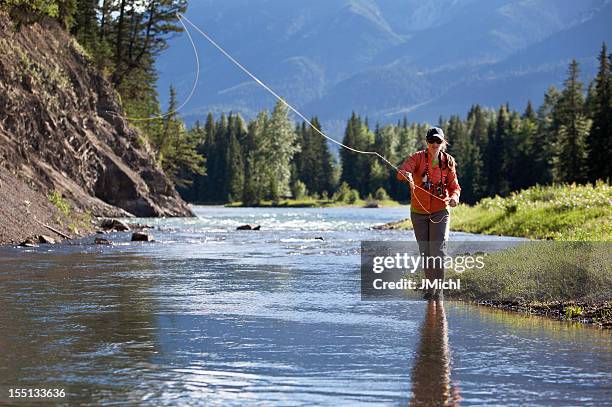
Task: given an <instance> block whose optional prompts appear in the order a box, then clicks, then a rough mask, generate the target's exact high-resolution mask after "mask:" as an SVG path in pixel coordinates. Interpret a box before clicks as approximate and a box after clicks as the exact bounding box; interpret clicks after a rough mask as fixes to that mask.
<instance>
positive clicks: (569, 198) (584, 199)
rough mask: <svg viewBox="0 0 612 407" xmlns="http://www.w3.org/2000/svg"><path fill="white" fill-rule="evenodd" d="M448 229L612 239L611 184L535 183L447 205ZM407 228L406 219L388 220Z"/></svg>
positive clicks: (598, 239)
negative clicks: (449, 207) (475, 200)
mask: <svg viewBox="0 0 612 407" xmlns="http://www.w3.org/2000/svg"><path fill="white" fill-rule="evenodd" d="M451 213H452V215H451V230H456V231H460V232H470V233H484V234H492V235H505V236H517V237H527V238H531V239H553V240H580V241H611V240H612V188H611V187H610V186H609V185H607V184H605V183H601V182H600V183H598V184H597V185H596V186H593V185H553V186H535V187H532V188H529V189H526V190H523V191H519V192H516V193H512V194H511V195H510V196H508V197H506V198H501V197H495V198H485V199H483V200H481V201H480V202H479V203H478V204H476V205H474V206H468V205H459V206H458V207H456V208H454V209H452V212H451ZM392 227H394V228H400V229H410V228H412V225H411V223H410V221H409V220H406V221H402V222H398V223H397V224H394V225H392Z"/></svg>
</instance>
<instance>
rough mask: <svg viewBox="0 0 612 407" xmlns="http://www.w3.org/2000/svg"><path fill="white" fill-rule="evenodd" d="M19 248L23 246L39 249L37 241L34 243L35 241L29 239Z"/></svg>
mask: <svg viewBox="0 0 612 407" xmlns="http://www.w3.org/2000/svg"><path fill="white" fill-rule="evenodd" d="M19 246H21V247H37V246H38V245H37V244H36V241H34V239H31V238H27V239H26V240H24V241H23V242H21V243H19Z"/></svg>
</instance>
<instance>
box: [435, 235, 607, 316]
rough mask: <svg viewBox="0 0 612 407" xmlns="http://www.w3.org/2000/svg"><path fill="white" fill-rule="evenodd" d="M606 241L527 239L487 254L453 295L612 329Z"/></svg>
mask: <svg viewBox="0 0 612 407" xmlns="http://www.w3.org/2000/svg"><path fill="white" fill-rule="evenodd" d="M609 249H610V244H609V243H605V242H554V241H538V242H526V243H525V244H523V245H520V246H518V247H515V248H512V249H508V250H504V251H502V252H497V253H492V254H488V255H486V257H485V267H483V268H481V269H477V268H472V269H469V270H465V271H464V272H462V273H457V272H453V271H449V273H448V277H450V278H459V279H461V289H460V290H448V291H447V294H448V296H450V297H451V298H457V299H462V300H466V301H471V302H476V303H479V304H483V305H489V306H494V307H499V308H504V309H511V310H515V311H522V312H528V313H535V314H541V315H546V316H549V317H553V318H559V319H568V320H578V321H581V322H593V323H598V324H601V325H603V326H607V327H612V253H611V252H610V250H609Z"/></svg>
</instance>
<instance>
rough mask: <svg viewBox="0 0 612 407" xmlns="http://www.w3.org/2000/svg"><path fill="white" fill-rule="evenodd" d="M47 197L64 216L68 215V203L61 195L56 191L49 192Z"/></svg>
mask: <svg viewBox="0 0 612 407" xmlns="http://www.w3.org/2000/svg"><path fill="white" fill-rule="evenodd" d="M47 199H49V202H51V203H52V204H53V205H54V206H55V207H56V208H57V209H58V210H59V211H60V212H61V213H62V214H63V215H64V216H68V215H70V204H68V202H66V200H65V199H64V198H63V197H62V194H60V193H59V192H58V191H53V192H51V193H50V194H49V195H48V196H47Z"/></svg>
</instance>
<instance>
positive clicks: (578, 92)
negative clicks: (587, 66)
mask: <svg viewBox="0 0 612 407" xmlns="http://www.w3.org/2000/svg"><path fill="white" fill-rule="evenodd" d="M578 76H579V68H578V62H576V60H572V62H571V63H570V66H569V69H568V78H567V79H566V80H565V82H564V89H563V91H562V92H561V97H560V98H559V100H558V102H557V105H556V106H555V109H554V116H555V118H556V120H557V123H558V125H559V127H558V128H557V137H556V143H555V146H554V151H553V177H554V180H555V181H557V182H573V181H576V182H584V181H586V180H587V166H586V164H587V162H586V159H587V146H586V137H587V135H588V134H589V131H590V126H591V121H590V120H589V119H588V118H587V117H586V116H585V115H584V95H583V84H582V82H580V81H579V79H578Z"/></svg>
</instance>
